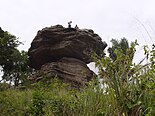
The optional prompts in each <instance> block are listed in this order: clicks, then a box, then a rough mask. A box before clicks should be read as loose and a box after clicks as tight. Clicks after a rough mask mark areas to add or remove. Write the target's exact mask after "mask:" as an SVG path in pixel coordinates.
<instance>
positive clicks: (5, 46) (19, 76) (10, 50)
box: [0, 28, 31, 86]
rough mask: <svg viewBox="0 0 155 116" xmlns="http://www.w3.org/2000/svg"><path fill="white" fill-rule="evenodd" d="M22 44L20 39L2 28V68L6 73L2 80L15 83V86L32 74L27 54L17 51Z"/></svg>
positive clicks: (0, 32) (0, 52) (0, 51)
mask: <svg viewBox="0 0 155 116" xmlns="http://www.w3.org/2000/svg"><path fill="white" fill-rule="evenodd" d="M20 44H21V42H19V41H18V38H16V37H15V36H14V35H11V34H10V33H8V32H7V31H3V30H2V29H1V28H0V66H1V67H2V71H3V73H4V74H3V76H2V79H3V80H5V81H9V82H10V83H11V82H13V83H14V85H15V86H17V85H18V84H19V83H20V82H23V81H24V80H25V79H26V76H27V75H28V74H29V73H30V72H31V68H30V67H29V66H28V58H27V57H28V55H27V52H25V51H21V52H20V51H19V50H18V49H17V47H18V46H19V45H20Z"/></svg>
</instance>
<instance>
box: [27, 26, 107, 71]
mask: <svg viewBox="0 0 155 116" xmlns="http://www.w3.org/2000/svg"><path fill="white" fill-rule="evenodd" d="M106 46H107V44H106V43H104V42H102V41H101V38H100V37H99V36H98V35H97V34H95V33H94V32H93V30H88V29H75V28H64V27H63V26H61V25H56V26H51V27H48V28H47V27H46V28H44V29H42V30H41V31H38V33H37V35H36V37H35V38H34V40H33V42H32V43H31V47H30V49H29V52H28V54H29V59H30V66H31V67H33V68H35V69H40V68H41V66H42V65H43V64H45V63H49V62H55V61H57V60H59V59H61V58H63V57H71V58H76V59H79V60H82V61H83V62H85V63H90V62H91V61H92V59H91V54H92V53H93V52H95V53H97V54H98V55H99V54H101V53H103V50H104V49H105V47H106Z"/></svg>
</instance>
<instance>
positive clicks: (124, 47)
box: [108, 38, 135, 61]
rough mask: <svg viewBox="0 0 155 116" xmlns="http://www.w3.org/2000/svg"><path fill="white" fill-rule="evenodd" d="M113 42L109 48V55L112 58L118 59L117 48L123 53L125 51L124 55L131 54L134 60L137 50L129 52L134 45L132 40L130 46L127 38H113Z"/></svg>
mask: <svg viewBox="0 0 155 116" xmlns="http://www.w3.org/2000/svg"><path fill="white" fill-rule="evenodd" d="M111 43H112V47H109V48H108V52H109V54H110V55H109V56H110V58H111V59H112V60H113V61H115V60H116V59H117V56H118V54H117V50H119V51H120V52H121V53H123V54H124V55H130V56H131V60H133V56H134V53H135V51H130V54H128V53H129V52H128V50H131V49H129V48H130V47H131V46H132V45H133V42H131V44H130V46H129V42H128V40H127V39H126V38H122V39H121V40H120V41H118V40H116V39H112V40H111Z"/></svg>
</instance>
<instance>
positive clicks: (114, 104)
mask: <svg viewBox="0 0 155 116" xmlns="http://www.w3.org/2000/svg"><path fill="white" fill-rule="evenodd" d="M2 33H4V31H3V32H2ZM5 34H6V35H7V36H11V35H9V34H8V33H7V32H5ZM0 35H1V32H0ZM6 35H5V36H0V37H1V38H0V42H1V43H0V45H1V48H0V49H1V50H2V51H1V50H0V52H2V53H1V54H0V65H1V67H2V69H3V71H4V75H3V80H5V81H7V80H14V81H13V82H14V85H16V86H17V85H18V87H16V88H14V86H12V85H10V84H8V83H6V82H5V81H3V82H1V83H0V116H154V115H155V45H153V46H152V49H151V50H149V49H148V47H147V46H144V51H145V55H146V59H147V60H148V63H147V64H145V65H142V64H134V63H133V62H132V60H133V57H134V53H135V50H136V49H135V46H136V45H138V44H137V42H133V43H132V44H131V45H129V44H128V42H127V40H126V39H125V38H123V39H121V40H120V41H117V40H112V47H111V48H109V49H110V50H111V51H110V52H109V53H110V55H109V56H104V57H103V58H101V57H99V56H97V55H93V58H94V61H95V63H96V66H97V67H98V68H99V74H98V75H97V77H96V78H95V79H94V80H92V81H90V82H88V84H87V86H85V87H83V88H80V89H78V90H76V89H72V88H71V87H70V85H68V84H64V83H63V82H62V81H61V80H59V79H57V78H53V79H51V80H50V83H49V80H47V81H46V79H45V80H44V81H41V82H38V83H35V84H20V85H19V82H20V81H21V82H23V83H24V82H27V80H26V77H27V76H28V75H29V73H31V70H30V69H29V67H27V60H26V58H27V54H26V53H25V52H19V51H18V50H17V48H16V47H17V45H18V42H17V41H15V40H16V39H15V37H14V36H11V37H7V36H6ZM6 38H7V39H8V38H11V39H13V38H14V39H13V42H15V44H13V45H12V42H10V44H11V45H12V47H9V46H10V45H9V44H5V43H6V42H5V41H4V40H6ZM7 45H9V46H7ZM14 45H15V46H14ZM8 48H9V49H8ZM4 50H9V51H10V54H7V52H3V51H4ZM10 55H11V56H10ZM18 55H19V57H18ZM12 56H13V57H12ZM3 57H7V58H3ZM17 57H18V58H19V59H18V58H17ZM14 64H15V65H14ZM10 66H11V67H10ZM12 67H14V68H12ZM6 74H7V75H6ZM43 76H45V75H43ZM45 77H46V76H45ZM17 79H18V80H20V81H17V84H16V80H17ZM101 79H102V81H101Z"/></svg>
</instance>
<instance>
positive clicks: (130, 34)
mask: <svg viewBox="0 0 155 116" xmlns="http://www.w3.org/2000/svg"><path fill="white" fill-rule="evenodd" d="M68 21H72V22H73V24H72V25H73V26H74V25H76V24H77V25H78V26H79V28H89V29H93V30H94V31H95V33H97V34H99V36H100V37H101V38H102V39H103V41H106V42H107V43H108V44H109V43H110V40H111V39H112V38H115V39H120V38H122V37H126V38H127V39H128V40H129V42H130V41H134V40H135V39H137V40H138V43H139V44H141V45H143V44H149V45H151V44H153V43H154V42H155V0H0V26H1V27H2V29H3V30H6V31H8V32H10V33H11V34H14V35H15V36H17V37H19V40H20V41H22V42H23V43H24V45H23V46H20V49H23V50H28V48H29V47H30V43H31V42H32V40H33V38H34V37H35V35H36V34H37V31H38V30H41V29H42V28H44V27H49V26H51V25H56V24H61V25H63V26H65V27H67V22H68ZM139 21H140V22H141V23H142V24H143V25H144V26H145V28H146V29H147V31H148V32H149V35H150V36H151V37H149V35H148V33H147V31H146V30H145V28H144V27H143V25H142V24H141V23H140V22H139ZM140 50H141V48H139V51H140ZM137 54H138V53H137Z"/></svg>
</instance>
